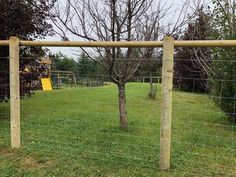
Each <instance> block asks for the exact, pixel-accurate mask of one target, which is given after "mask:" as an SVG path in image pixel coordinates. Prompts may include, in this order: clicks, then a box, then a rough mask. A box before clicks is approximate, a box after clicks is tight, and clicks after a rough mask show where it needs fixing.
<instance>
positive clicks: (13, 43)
mask: <svg viewBox="0 0 236 177" xmlns="http://www.w3.org/2000/svg"><path fill="white" fill-rule="evenodd" d="M9 52H10V120H11V147H12V148H19V147H20V76H19V69H20V68H19V39H18V38H17V37H11V38H10V40H9Z"/></svg>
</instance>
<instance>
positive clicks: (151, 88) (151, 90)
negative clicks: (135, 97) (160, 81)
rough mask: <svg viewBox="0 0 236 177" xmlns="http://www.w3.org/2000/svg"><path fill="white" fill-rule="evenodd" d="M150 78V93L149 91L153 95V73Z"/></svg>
mask: <svg viewBox="0 0 236 177" xmlns="http://www.w3.org/2000/svg"><path fill="white" fill-rule="evenodd" d="M149 76H150V91H149V93H150V94H152V93H153V79H152V71H150V73H149Z"/></svg>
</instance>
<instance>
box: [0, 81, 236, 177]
mask: <svg viewBox="0 0 236 177" xmlns="http://www.w3.org/2000/svg"><path fill="white" fill-rule="evenodd" d="M147 94H148V84H138V83H130V84H128V85H127V110H128V115H129V129H128V131H122V130H120V128H119V120H118V105H117V104H118V102H117V88H116V86H115V85H110V86H105V87H97V88H73V89H61V90H54V91H52V92H41V91H39V92H36V94H35V95H34V96H33V97H30V98H26V99H23V100H22V102H21V110H22V147H21V148H20V149H18V150H13V149H10V147H9V144H10V142H9V113H8V111H9V106H8V104H7V103H1V104H0V113H1V114H0V176H30V177H34V176H50V177H51V176H236V142H235V138H236V136H235V135H236V132H235V127H234V126H233V125H230V124H229V123H228V122H227V118H226V116H225V115H224V113H222V112H221V111H220V110H219V109H218V108H217V107H216V106H215V105H214V103H213V102H212V101H211V100H210V99H209V98H208V97H207V95H203V94H193V93H186V92H179V91H175V92H174V94H173V121H172V125H173V126H172V130H173V132H172V158H171V170H170V171H168V172H160V171H159V169H158V159H159V132H160V129H159V119H160V104H161V100H160V87H158V94H157V99H156V100H150V99H148V97H147Z"/></svg>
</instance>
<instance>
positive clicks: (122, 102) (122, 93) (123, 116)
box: [118, 84, 128, 129]
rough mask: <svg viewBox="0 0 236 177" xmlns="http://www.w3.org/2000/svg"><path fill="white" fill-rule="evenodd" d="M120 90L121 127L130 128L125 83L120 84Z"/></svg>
mask: <svg viewBox="0 0 236 177" xmlns="http://www.w3.org/2000/svg"><path fill="white" fill-rule="evenodd" d="M118 90H119V95H118V97H119V113H120V127H121V129H127V128H128V118H127V111H126V96H125V84H123V85H122V84H119V85H118Z"/></svg>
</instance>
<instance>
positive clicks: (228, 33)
mask: <svg viewBox="0 0 236 177" xmlns="http://www.w3.org/2000/svg"><path fill="white" fill-rule="evenodd" d="M213 3H214V14H215V18H214V25H215V27H216V28H217V30H218V33H217V34H215V35H214V37H215V38H216V39H226V40H227V39H233V40H235V39H236V14H235V11H236V1H235V0H214V1H213ZM213 59H214V62H213V67H212V70H213V72H212V92H213V94H214V98H215V99H214V101H215V102H216V104H217V105H218V106H219V107H220V109H221V110H223V111H224V112H225V113H226V114H227V115H229V118H230V120H231V121H233V122H235V120H236V82H235V81H236V49H235V48H217V49H214V56H213Z"/></svg>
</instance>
